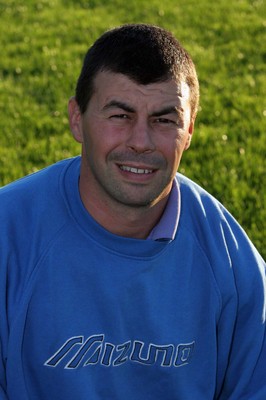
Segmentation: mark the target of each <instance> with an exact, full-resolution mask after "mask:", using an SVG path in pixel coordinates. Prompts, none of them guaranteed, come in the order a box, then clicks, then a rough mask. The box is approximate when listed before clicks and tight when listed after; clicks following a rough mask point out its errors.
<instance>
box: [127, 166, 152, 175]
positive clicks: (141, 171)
mask: <svg viewBox="0 0 266 400" xmlns="http://www.w3.org/2000/svg"><path fill="white" fill-rule="evenodd" d="M119 168H120V169H121V170H122V171H126V172H131V173H132V174H137V175H148V174H152V173H153V172H154V170H153V169H147V168H136V167H129V166H128V165H119Z"/></svg>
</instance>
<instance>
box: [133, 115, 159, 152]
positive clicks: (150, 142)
mask: <svg viewBox="0 0 266 400" xmlns="http://www.w3.org/2000/svg"><path fill="white" fill-rule="evenodd" d="M126 145H127V147H128V148H130V149H131V150H133V151H135V152H136V153H151V152H153V151H154V150H155V145H154V137H153V131H152V128H151V127H150V126H149V123H148V122H147V121H145V120H138V121H135V122H134V124H133V125H132V126H131V129H130V132H129V136H128V138H127V141H126Z"/></svg>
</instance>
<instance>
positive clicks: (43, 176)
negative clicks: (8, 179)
mask: <svg viewBox="0 0 266 400" xmlns="http://www.w3.org/2000/svg"><path fill="white" fill-rule="evenodd" d="M73 162H76V159H68V160H63V161H60V162H58V163H56V164H53V165H51V166H49V167H47V168H44V169H42V170H40V171H38V172H36V173H34V174H31V175H28V176H26V177H24V178H21V179H19V180H17V181H15V182H12V183H10V184H8V185H6V186H4V187H2V188H1V189H0V231H1V232H2V233H4V231H6V230H9V231H10V230H11V231H12V232H13V235H14V234H15V233H18V232H20V234H21V230H22V231H24V232H27V231H29V230H30V227H33V226H35V227H36V226H38V224H40V223H41V224H45V225H48V224H49V226H53V225H55V223H56V221H59V220H60V217H62V214H63V213H64V212H65V211H64V210H65V206H64V202H65V200H64V196H63V189H62V187H63V185H64V178H63V177H64V174H65V171H66V170H68V169H69V166H70V165H71V164H72V163H73ZM55 216H56V221H55Z"/></svg>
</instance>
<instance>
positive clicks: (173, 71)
mask: <svg viewBox="0 0 266 400" xmlns="http://www.w3.org/2000/svg"><path fill="white" fill-rule="evenodd" d="M100 71H110V72H114V73H121V74H124V75H126V76H128V77H129V78H130V79H132V80H133V81H135V82H137V83H139V84H143V85H147V84H150V83H155V82H164V81H167V80H169V79H173V78H175V79H179V80H180V81H181V80H183V81H185V82H186V83H187V84H188V86H189V87H190V106H191V114H192V116H196V113H197V109H198V101H199V83H198V78H197V73H196V69H195V66H194V63H193V61H192V59H191V57H190V56H189V54H188V52H187V51H186V50H185V49H184V48H183V47H182V46H181V44H180V43H179V41H178V40H177V39H176V38H175V37H174V36H173V35H172V33H171V32H168V31H166V30H165V29H163V28H160V27H158V26H153V25H147V24H127V25H122V26H120V27H117V28H114V29H112V30H109V31H107V32H105V33H104V34H103V35H102V36H100V37H99V39H97V40H96V42H95V43H94V44H93V45H92V47H91V48H90V49H89V50H88V52H87V54H86V56H85V59H84V63H83V67H82V70H81V74H80V76H79V79H78V82H77V86H76V100H77V103H78V105H79V108H80V111H81V113H84V112H85V111H86V109H87V105H88V103H89V100H90V98H91V96H92V94H93V90H94V87H93V82H94V78H95V77H96V75H97V73H98V72H100Z"/></svg>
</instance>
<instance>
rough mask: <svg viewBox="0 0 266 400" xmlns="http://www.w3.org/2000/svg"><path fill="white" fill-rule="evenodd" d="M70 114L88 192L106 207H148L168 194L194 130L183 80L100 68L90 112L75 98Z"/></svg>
mask: <svg viewBox="0 0 266 400" xmlns="http://www.w3.org/2000/svg"><path fill="white" fill-rule="evenodd" d="M69 115H70V125H71V129H72V132H73V134H74V137H75V139H76V140H77V141H79V142H81V143H82V168H81V179H82V180H83V187H86V188H87V190H88V193H87V194H85V195H86V196H90V194H91V196H94V198H95V199H96V198H97V199H98V201H101V202H104V204H105V205H107V206H108V204H109V205H111V204H114V202H115V203H116V204H120V205H121V204H123V205H126V206H130V207H143V206H153V205H154V204H156V203H157V202H158V201H160V200H161V199H163V198H165V197H166V196H167V195H168V194H169V192H170V190H171V186H172V181H173V179H174V176H175V173H176V171H177V169H178V166H179V163H180V160H181V156H182V154H183V151H184V150H185V149H187V148H188V147H189V144H190V139H191V136H192V132H193V122H194V121H192V120H191V115H190V104H189V87H188V86H187V85H186V84H185V83H184V82H181V83H177V82H175V81H174V80H170V81H166V82H159V83H152V84H149V85H140V84H137V83H135V82H134V81H132V80H130V79H129V78H128V77H127V76H125V75H122V74H117V73H111V72H100V73H98V75H97V76H96V78H95V81H94V93H93V95H92V97H91V99H90V102H89V104H88V107H87V110H86V112H85V113H84V114H82V115H81V114H80V112H79V108H78V105H77V103H76V101H75V99H72V100H71V101H70V104H69ZM83 195H84V193H83ZM110 202H111V203H110Z"/></svg>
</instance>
